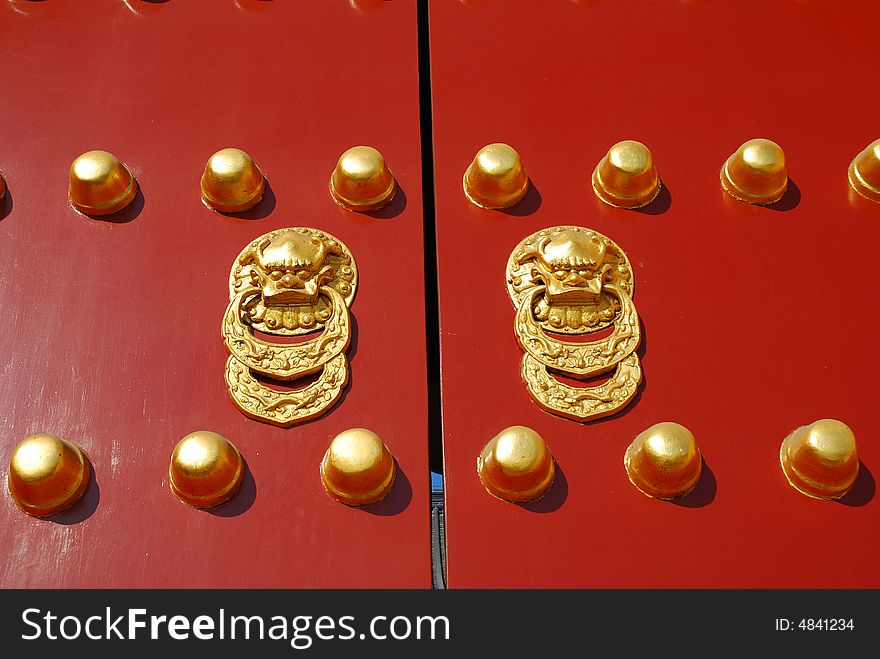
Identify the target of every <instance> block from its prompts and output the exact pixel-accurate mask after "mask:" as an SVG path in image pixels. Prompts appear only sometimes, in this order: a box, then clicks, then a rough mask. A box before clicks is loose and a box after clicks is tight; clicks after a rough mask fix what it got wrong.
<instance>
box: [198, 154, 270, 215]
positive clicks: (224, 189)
mask: <svg viewBox="0 0 880 659" xmlns="http://www.w3.org/2000/svg"><path fill="white" fill-rule="evenodd" d="M265 187H266V181H265V179H264V178H263V173H262V172H261V171H260V168H259V167H258V166H257V163H255V162H254V160H253V158H251V157H250V156H249V155H248V154H247V153H245V152H244V151H242V150H241V149H236V148H233V147H230V148H226V149H220V150H219V151H217V152H216V153H215V154H213V155H212V156H211V157H210V158H208V162H207V163H206V164H205V171H204V173H203V174H202V178H201V180H200V181H199V188H200V189H201V192H202V201H203V202H204V203H205V204H206V205H207V206H209V207H210V208H213V209H214V210H216V211H220V212H221V213H240V212H242V211H246V210H249V209H251V208H253V207H254V206H256V205H257V204H258V203H260V200H261V199H262V198H263V191H264V190H265Z"/></svg>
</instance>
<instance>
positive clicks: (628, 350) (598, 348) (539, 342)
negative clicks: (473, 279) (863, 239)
mask: <svg viewBox="0 0 880 659" xmlns="http://www.w3.org/2000/svg"><path fill="white" fill-rule="evenodd" d="M633 283H634V279H633V272H632V268H631V267H630V264H629V259H627V256H626V254H624V252H623V250H622V249H620V247H618V246H617V245H616V244H615V243H614V241H612V240H610V239H609V238H606V237H605V236H603V235H602V234H601V233H598V232H596V231H593V230H591V229H585V228H583V227H574V226H559V227H550V228H548V229H543V230H541V231H538V232H537V233H533V234H532V235H530V236H528V237H527V238H525V239H524V240H522V241H521V242H520V243H519V244H518V245H517V246H516V248H515V249H514V250H513V253H512V254H511V255H510V258H509V259H508V261H507V291H508V293H509V294H510V299H511V300H512V301H513V304H514V306H515V307H516V310H517V311H516V317H515V323H514V330H515V332H516V336H517V339H518V340H519V344H520V346H522V348H523V350H524V351H525V354H524V355H523V359H522V365H521V374H522V378H523V381H524V382H525V384H526V388H527V389H528V390H529V394H531V396H532V398H534V399H535V401H536V402H537V403H538V405H540V406H541V407H543V408H544V409H545V410H547V411H548V412H551V413H553V414H558V415H560V416H564V417H567V418H569V419H574V420H575V421H586V420H588V419H594V418H599V417H603V416H607V415H609V414H613V413H614V412H616V411H617V410H619V409H620V408H622V407H624V406H625V405H626V404H627V403H629V402H630V401H631V400H632V398H633V396H634V395H635V393H636V389H638V386H639V383H640V382H641V380H642V368H641V366H640V364H639V358H638V355H636V352H635V351H636V348H638V347H639V341H640V340H641V331H640V327H639V316H638V314H637V313H636V308H635V306H634V305H633V301H632V293H633ZM609 327H610V328H612V329H611V333H610V334H609V335H608V336H606V337H605V338H603V339H600V340H598V341H593V342H588V343H578V342H573V341H564V340H561V339H559V338H555V337H553V336H551V334H549V332H553V333H556V334H569V335H584V334H591V333H593V332H599V331H601V330H604V329H606V328H609ZM612 369H613V370H614V372H613V374H612V375H611V377H610V378H609V379H608V380H606V381H605V382H604V383H602V384H600V385H598V386H593V387H572V386H570V385H567V384H564V383H563V382H560V381H559V380H557V379H556V378H555V377H554V376H553V373H554V372H555V373H560V374H564V375H568V376H570V377H573V378H577V379H580V380H587V379H589V378H593V377H596V376H598V375H602V374H604V373H607V372H609V371H611V370H612Z"/></svg>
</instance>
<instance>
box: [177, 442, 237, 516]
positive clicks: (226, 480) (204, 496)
mask: <svg viewBox="0 0 880 659" xmlns="http://www.w3.org/2000/svg"><path fill="white" fill-rule="evenodd" d="M168 480H169V484H170V486H171V491H172V492H173V493H174V496H176V497H177V498H178V499H179V500H180V501H182V502H183V503H185V504H187V505H188V506H192V507H193V508H213V507H214V506H219V505H220V504H221V503H223V502H225V501H228V500H229V499H231V498H232V497H234V496H235V495H236V494H237V493H238V491H239V489H241V483H242V481H243V480H244V460H242V457H241V454H240V453H239V452H238V449H237V448H235V446H233V445H232V443H231V442H229V440H227V439H226V438H225V437H223V436H221V435H218V434H217V433H215V432H210V431H208V430H199V431H196V432H193V433H190V434H189V435H187V436H186V437H184V438H183V439H181V440H180V441H179V442H178V443H177V446H175V447H174V451H173V452H172V453H171V465H170V466H169V467H168Z"/></svg>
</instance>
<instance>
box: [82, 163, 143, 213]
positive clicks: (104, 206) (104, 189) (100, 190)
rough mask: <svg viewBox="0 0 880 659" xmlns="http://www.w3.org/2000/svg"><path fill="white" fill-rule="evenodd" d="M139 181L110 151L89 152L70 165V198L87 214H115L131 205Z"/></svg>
mask: <svg viewBox="0 0 880 659" xmlns="http://www.w3.org/2000/svg"><path fill="white" fill-rule="evenodd" d="M136 194H137V181H135V178H134V176H133V175H132V173H131V172H130V171H129V169H128V167H126V166H125V164H124V163H122V162H121V161H120V160H119V158H117V157H116V156H114V155H113V154H112V153H109V152H107V151H100V150H97V151H87V152H86V153H83V154H82V155H80V156H78V157H77V158H76V160H74V161H73V163H72V164H71V165H70V184H69V188H68V198H69V200H70V203H71V205H72V206H73V207H74V208H75V209H76V210H78V211H79V212H80V213H84V214H86V215H96V216H102V215H111V214H112V213H116V212H118V211H121V210H122V209H123V208H125V207H126V206H128V205H129V204H130V203H131V202H132V201H133V200H134V198H135V195H136Z"/></svg>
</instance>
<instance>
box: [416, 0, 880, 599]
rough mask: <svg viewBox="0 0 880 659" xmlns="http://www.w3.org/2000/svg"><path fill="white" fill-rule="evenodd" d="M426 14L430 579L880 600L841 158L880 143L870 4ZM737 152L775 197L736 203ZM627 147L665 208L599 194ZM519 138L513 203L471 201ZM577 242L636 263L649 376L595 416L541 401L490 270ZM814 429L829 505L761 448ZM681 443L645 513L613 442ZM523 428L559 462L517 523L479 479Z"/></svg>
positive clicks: (871, 239) (871, 354)
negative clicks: (439, 527) (440, 481)
mask: <svg viewBox="0 0 880 659" xmlns="http://www.w3.org/2000/svg"><path fill="white" fill-rule="evenodd" d="M540 5H541V6H540V8H537V7H536V3H534V2H528V1H526V0H521V1H513V0H511V1H510V2H493V1H491V0H485V1H479V2H478V1H471V2H469V1H464V0H463V1H462V2H434V3H432V4H431V13H430V23H431V49H432V51H431V55H432V57H431V64H432V83H433V101H434V106H433V120H434V152H435V172H436V178H435V180H436V209H437V247H438V255H439V256H438V261H439V272H438V280H439V289H440V293H439V295H440V336H441V355H442V393H443V424H444V448H445V469H446V473H445V477H446V483H445V485H446V505H447V507H446V521H447V540H448V571H449V574H448V578H449V586H450V587H452V588H464V587H502V586H503V587H507V586H512V587H516V586H541V587H612V588H613V587H618V588H619V587H842V588H852V587H877V586H878V585H880V568H878V564H877V561H876V560H875V557H876V555H877V552H878V549H880V534H878V531H877V529H878V505H880V504H878V501H877V499H876V497H875V496H874V489H875V486H874V478H873V476H872V472H874V473H876V471H877V469H878V468H880V448H878V444H877V442H876V441H875V440H874V436H873V435H874V432H875V428H876V427H877V426H878V424H880V416H878V414H880V412H878V409H877V405H876V404H875V402H874V399H873V397H874V387H873V386H872V381H873V374H874V373H875V372H877V371H878V368H880V356H878V354H877V352H876V351H874V350H872V349H871V341H870V332H871V327H872V326H873V324H874V323H876V322H877V320H878V315H877V304H876V295H875V289H876V287H877V284H878V281H880V280H878V277H877V274H876V271H875V268H874V261H875V258H874V256H873V253H874V249H875V246H876V244H877V243H878V240H880V205H878V204H876V203H873V202H870V201H868V200H866V199H863V198H861V197H859V196H858V195H856V194H855V193H853V192H852V191H851V190H850V189H849V186H848V183H847V167H848V165H849V163H850V161H851V160H852V159H853V158H854V157H855V156H856V154H857V153H858V152H859V151H861V150H862V149H864V148H865V146H866V145H867V144H869V143H870V142H872V141H873V140H875V139H877V138H878V137H880V132H878V126H877V122H876V120H875V117H874V115H873V113H872V111H871V108H874V107H876V105H877V103H878V100H880V89H878V87H877V85H876V84H873V82H872V81H873V80H874V78H875V73H876V69H877V65H878V60H877V54H876V49H875V48H874V46H873V44H874V41H875V40H874V38H873V36H872V35H873V31H874V28H875V27H876V25H877V24H878V21H880V9H878V6H877V4H876V3H874V2H870V1H865V2H851V3H847V6H846V10H844V9H843V8H842V7H841V6H840V5H839V3H831V2H812V3H804V2H800V3H794V2H774V3H768V2H761V1H759V0H749V1H746V2H727V3H725V2H698V1H694V2H673V1H671V0H670V1H669V2H655V1H650V0H645V1H643V2H637V3H620V2H610V1H606V2H602V1H601V0H596V1H583V2H577V1H569V0H551V1H548V2H541V3H540ZM751 138H768V139H771V140H773V141H775V142H776V143H778V144H779V145H780V146H781V147H782V148H783V149H784V152H785V156H786V160H787V163H788V175H789V177H790V183H789V190H788V193H787V194H786V196H785V198H784V199H783V200H782V201H781V202H779V203H778V204H776V205H774V206H769V207H764V206H754V205H748V204H744V203H742V202H739V201H736V200H735V199H733V198H732V197H731V196H730V195H728V194H727V193H726V192H725V191H723V190H722V189H721V186H720V184H719V170H720V169H721V166H722V164H723V163H724V161H725V158H727V157H728V155H730V154H731V153H733V152H734V151H735V150H736V149H737V147H738V146H739V145H740V144H742V143H743V142H745V141H746V140H749V139H751ZM626 139H632V140H638V141H640V142H642V143H644V144H645V145H647V146H648V147H649V148H650V150H651V152H652V154H653V158H654V162H655V164H656V167H657V169H658V171H659V175H660V178H661V179H662V185H663V191H662V192H661V195H660V196H659V197H658V198H657V199H656V200H655V202H653V203H652V204H650V205H649V206H646V207H645V208H644V209H643V210H642V211H641V212H639V211H633V210H624V209H621V208H615V207H612V206H609V205H606V204H604V203H602V202H601V201H600V200H599V199H598V198H597V197H596V195H595V194H594V192H593V189H592V186H591V174H592V172H593V169H594V167H595V166H596V164H597V163H598V162H599V161H600V159H601V158H602V157H603V156H604V155H605V154H606V152H607V151H608V150H609V148H610V147H611V146H612V145H613V144H615V143H617V142H618V141H620V140H626ZM496 142H502V143H507V144H509V145H511V146H512V147H514V148H515V149H516V150H517V151H518V153H519V154H520V156H521V158H522V162H523V164H524V166H525V169H526V171H527V172H528V175H529V176H530V178H531V185H532V188H531V190H530V191H529V193H528V194H527V195H526V197H525V198H524V199H523V200H522V201H520V202H519V204H517V205H515V206H513V207H512V208H511V209H509V210H508V211H499V210H486V209H483V208H479V207H477V206H475V205H473V204H472V203H470V202H469V200H468V199H467V198H466V197H465V195H464V194H463V191H462V175H463V174H464V172H465V169H466V168H467V167H468V165H469V163H470V162H471V160H472V159H473V157H474V154H475V153H476V152H477V151H478V149H480V148H481V147H483V146H484V145H487V144H490V143H496ZM559 225H573V226H578V227H585V228H590V229H593V230H595V231H598V232H599V233H601V234H603V235H605V236H607V237H608V238H610V239H611V240H612V241H614V242H615V243H616V244H617V245H619V246H620V248H621V249H622V250H623V251H624V252H625V253H626V254H627V255H628V256H629V260H630V263H631V267H632V271H633V273H634V296H633V301H634V303H635V307H636V309H637V310H638V315H639V317H640V318H641V321H642V327H643V334H642V342H641V345H640V347H639V349H638V351H637V353H636V354H637V356H638V357H639V359H640V362H641V368H642V371H643V379H642V383H641V385H640V386H639V388H638V391H637V393H636V394H635V397H634V399H633V400H632V401H631V402H630V404H629V405H628V406H626V407H624V408H621V409H620V410H618V412H617V413H616V414H614V415H612V416H610V417H607V418H604V419H599V420H592V421H589V422H587V423H579V422H575V421H572V420H569V419H566V418H561V417H559V416H557V415H553V414H550V413H548V412H546V411H544V410H543V409H541V408H539V407H538V405H536V404H535V403H534V402H533V400H532V399H531V397H530V395H529V394H528V393H527V390H526V387H525V385H524V383H523V381H522V380H521V377H520V361H521V359H522V356H523V350H522V348H520V346H519V345H518V343H517V340H516V338H515V336H514V331H513V329H514V314H515V310H514V307H513V306H512V305H511V302H510V299H509V297H508V293H507V289H506V276H505V268H506V266H507V263H508V257H509V256H510V254H511V252H512V251H513V250H514V248H515V246H516V245H517V244H518V243H519V242H520V241H521V240H523V239H524V238H526V237H527V236H529V235H530V234H532V233H534V232H537V231H539V230H541V229H544V228H547V227H554V226H559ZM826 417H832V418H836V419H840V420H842V421H844V422H845V423H847V424H848V425H849V426H850V427H851V428H852V430H853V431H854V433H855V436H856V438H857V440H858V451H859V455H860V458H861V469H860V475H859V479H858V480H857V481H856V484H855V487H854V489H853V490H852V491H851V493H850V494H849V495H848V496H847V497H845V498H843V499H841V500H840V502H837V503H832V502H827V501H819V500H815V499H811V498H808V497H805V496H803V495H802V494H800V493H799V492H798V491H796V490H795V489H793V488H792V487H790V486H789V484H788V482H787V481H786V478H785V476H784V475H783V473H782V470H781V468H780V462H779V450H780V443H781V442H782V440H783V438H784V437H785V436H786V435H787V434H788V433H789V432H790V431H791V430H792V429H794V428H796V427H798V426H801V425H804V424H807V423H810V422H812V421H814V420H816V419H821V418H826ZM661 421H675V422H678V423H680V424H683V425H684V426H686V427H687V428H689V429H690V430H691V431H692V432H693V433H694V435H695V437H696V441H697V444H698V446H699V448H700V449H701V451H702V455H703V459H704V465H703V474H702V478H701V480H700V482H699V484H698V486H697V488H696V489H695V490H694V492H693V493H692V494H691V495H689V496H687V497H685V498H682V499H680V500H677V502H667V501H659V500H656V499H652V498H649V497H646V496H644V495H643V494H641V493H640V492H639V491H638V490H636V489H635V488H634V487H633V486H632V485H631V483H630V482H629V480H628V478H627V473H626V471H625V469H624V465H623V461H624V451H625V449H626V448H627V446H628V445H629V444H630V442H631V441H632V440H633V438H635V437H636V435H637V434H639V433H640V432H641V431H643V430H645V429H646V428H648V427H649V426H651V425H652V424H655V423H657V422H661ZM513 425H524V426H528V427H531V428H532V429H534V430H535V431H537V432H538V433H539V434H540V435H541V436H542V437H543V438H544V439H545V440H546V442H547V444H548V445H549V447H550V450H551V451H552V453H553V454H554V456H555V458H556V461H557V476H556V481H555V484H554V486H553V488H552V489H551V490H550V491H549V493H548V494H546V495H545V496H544V497H543V498H542V499H539V500H537V501H536V502H534V503H532V504H524V505H516V504H511V503H506V502H504V501H501V500H498V499H496V498H493V497H491V496H489V495H488V494H487V493H486V491H484V488H483V486H482V485H481V482H480V480H479V479H478V477H477V473H476V459H477V456H478V455H479V453H480V451H481V449H482V447H483V446H484V445H485V444H486V443H487V442H488V441H489V439H490V438H492V437H493V436H494V435H495V434H496V433H498V432H499V431H500V430H501V429H502V428H505V427H507V426H513Z"/></svg>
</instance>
